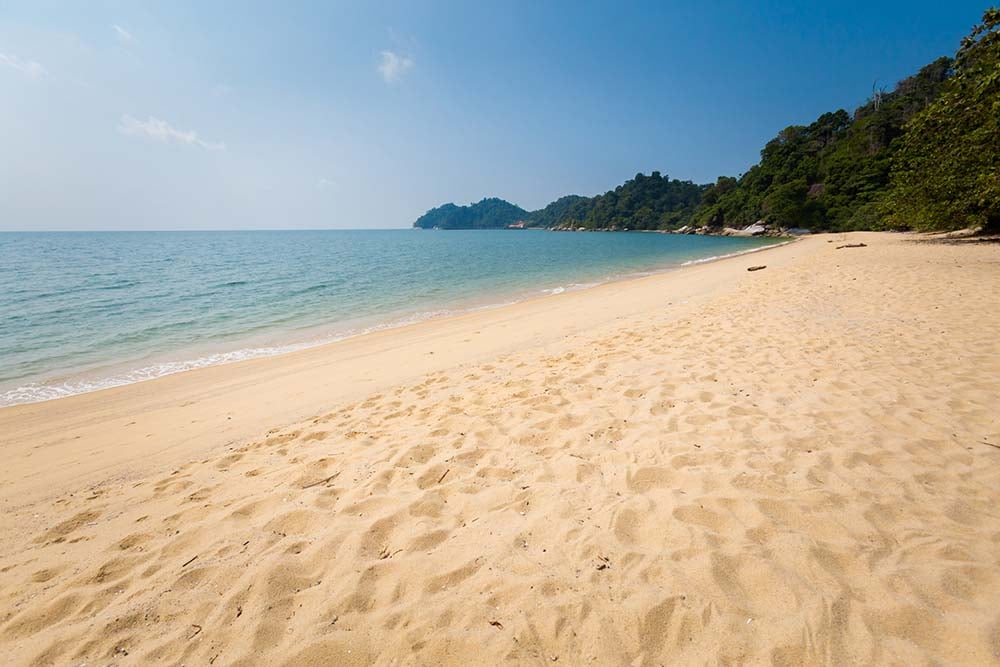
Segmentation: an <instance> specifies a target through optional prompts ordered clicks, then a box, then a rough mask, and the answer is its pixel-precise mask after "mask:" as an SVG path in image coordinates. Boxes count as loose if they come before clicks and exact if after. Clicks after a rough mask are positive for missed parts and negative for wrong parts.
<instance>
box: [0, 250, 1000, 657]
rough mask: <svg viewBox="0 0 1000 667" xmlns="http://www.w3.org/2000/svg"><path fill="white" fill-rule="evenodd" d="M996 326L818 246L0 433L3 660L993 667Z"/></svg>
mask: <svg viewBox="0 0 1000 667" xmlns="http://www.w3.org/2000/svg"><path fill="white" fill-rule="evenodd" d="M860 242H863V243H865V244H866V247H860V248H842V249H838V246H841V245H844V244H848V243H860ZM757 264H765V265H767V268H766V269H765V270H762V271H756V272H747V270H746V269H747V267H748V266H751V265H757ZM998 331H1000V245H997V244H968V245H948V244H942V243H931V242H927V241H926V240H921V237H918V236H915V235H901V234H896V235H891V234H874V233H852V234H846V235H845V234H837V235H819V236H814V237H808V238H805V239H802V240H799V241H797V242H795V243H792V244H789V245H785V246H781V247H778V248H773V249H769V250H766V251H763V252H759V253H755V254H753V255H749V256H743V257H735V258H730V259H724V260H721V261H718V262H714V263H710V264H703V265H696V266H691V267H686V268H683V269H679V270H676V271H672V272H669V273H665V274H662V275H656V276H650V277H646V278H642V279H637V280H631V281H626V282H619V283H613V284H608V285H603V286H600V287H596V288H593V289H588V290H583V291H579V292H573V293H566V294H561V295H556V296H551V297H546V298H542V299H537V300H533V301H527V302H524V303H520V304H516V305H513V306H507V307H503V308H499V309H495V310H490V311H484V312H476V313H469V314H465V315H461V316H457V317H451V318H447V319H441V320H434V321H429V322H424V323H421V324H416V325H412V326H408V327H405V328H401V329H397V330H392V331H384V332H379V333H375V334H371V335H367V336H363V337H359V338H355V339H351V340H347V341H342V342H340V343H335V344H331V345H328V346H324V347H320V348H314V349H310V350H304V351H301V352H295V353H291V354H287V355H283V356H280V357H273V358H267V359H257V360H253V361H248V362H241V363H238V364H232V365H227V366H218V367H212V368H205V369H200V370H196V371H191V372H187V373H181V374H177V375H173V376H168V377H164V378H160V379H157V380H153V381H149V382H144V383H139V384H135V385H129V386H125V387H119V388H115V389H109V390H104V391H100V392H95V393H91V394H83V395H79V396H73V397H70V398H65V399H59V400H56V401H51V402H46V403H37V404H31V405H23V406H16V407H12V408H4V409H0V447H2V452H3V461H4V465H3V468H2V470H0V507H2V509H3V518H2V524H0V610H2V611H0V655H3V656H5V658H4V660H3V662H4V664H9V665H80V664H87V665H148V664H169V665H175V664H185V665H216V666H218V665H289V666H291V665H296V666H297V665H353V664H357V665H367V664H380V665H409V664H414V665H441V664H455V665H469V664H505V663H509V664H539V665H540V664H550V665H551V664H558V665H579V664H594V665H680V664H683V665H687V664H727V665H742V664H746V665H757V664H774V665H805V664H809V665H811V664H829V665H848V664H893V665H897V664H898V665H918V664H920V665H923V664H949V665H988V664H1000V416H998V413H997V406H998V405H1000V340H998V337H997V332H998Z"/></svg>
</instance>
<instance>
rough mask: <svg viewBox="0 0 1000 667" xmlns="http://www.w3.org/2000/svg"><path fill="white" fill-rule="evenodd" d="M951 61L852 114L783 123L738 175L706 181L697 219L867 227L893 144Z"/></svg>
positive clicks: (738, 224) (937, 89) (924, 71)
mask: <svg viewBox="0 0 1000 667" xmlns="http://www.w3.org/2000/svg"><path fill="white" fill-rule="evenodd" d="M950 67H951V60H950V59H949V58H940V59H938V60H936V61H934V62H933V63H931V64H930V65H928V66H927V67H924V68H923V69H922V70H920V72H919V73H918V74H917V75H915V76H913V77H910V78H909V79H906V80H904V81H901V82H900V83H899V85H897V86H896V89H895V90H894V91H892V92H890V93H882V92H876V94H875V95H874V96H873V97H872V99H870V100H868V101H867V102H866V103H865V104H864V105H863V106H861V107H860V108H858V109H857V110H856V111H855V112H854V116H853V118H852V117H851V115H850V114H848V113H847V112H846V111H844V110H843V109H840V110H838V111H834V112H828V113H825V114H823V115H821V116H820V117H819V118H817V119H816V121H815V122H813V123H812V124H811V125H807V126H806V125H792V126H790V127H787V128H785V129H784V130H782V131H781V132H780V133H779V134H778V136H776V137H775V138H774V139H772V140H771V141H769V142H768V143H767V145H766V146H765V147H764V150H762V151H761V155H760V157H761V159H760V162H759V163H758V164H756V165H754V166H753V167H751V168H750V169H749V170H748V171H747V173H746V174H744V175H743V176H742V177H741V178H740V179H739V180H738V181H736V180H735V179H731V178H726V177H722V178H720V179H719V180H718V181H717V182H716V183H715V184H714V185H711V186H708V188H707V189H706V190H705V194H704V197H703V200H702V205H701V206H700V207H699V208H698V210H697V211H695V214H694V222H695V224H697V225H703V226H709V227H722V226H728V227H745V226H746V225H749V224H752V223H754V222H756V221H757V220H764V221H765V222H769V223H772V224H774V225H777V226H781V227H806V228H809V229H813V230H817V231H824V230H843V231H846V230H850V229H871V228H872V227H873V226H875V225H877V224H879V218H878V216H877V215H873V204H874V202H876V201H877V200H878V199H879V197H880V196H881V194H882V193H883V192H884V190H885V188H886V186H887V184H888V182H889V169H890V159H891V156H892V154H893V152H894V150H895V143H894V142H895V141H896V139H897V138H898V137H900V136H901V135H902V134H903V132H904V126H905V124H906V122H907V121H908V120H909V119H910V118H911V117H912V116H913V115H914V114H915V113H917V112H918V111H919V110H920V109H922V108H923V107H924V106H926V105H927V104H928V103H929V102H930V101H931V100H933V99H934V98H936V97H937V95H938V94H939V92H940V90H941V88H942V86H943V83H944V81H945V80H946V79H947V77H948V74H949V72H950Z"/></svg>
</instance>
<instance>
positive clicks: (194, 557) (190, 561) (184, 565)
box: [181, 556, 198, 567]
mask: <svg viewBox="0 0 1000 667" xmlns="http://www.w3.org/2000/svg"><path fill="white" fill-rule="evenodd" d="M197 559H198V557H197V556H192V557H191V560H189V561H188V562H186V563H184V564H183V565H181V567H187V566H188V565H190V564H191V563H193V562H195V561H196V560H197Z"/></svg>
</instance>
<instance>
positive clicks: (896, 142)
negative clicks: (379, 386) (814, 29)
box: [415, 9, 1000, 231]
mask: <svg viewBox="0 0 1000 667" xmlns="http://www.w3.org/2000/svg"><path fill="white" fill-rule="evenodd" d="M760 158H761V159H760V162H759V163H758V164H756V165H754V166H753V167H751V168H750V169H749V170H747V172H746V173H745V174H743V175H742V176H740V177H739V178H733V177H730V176H721V177H719V179H718V180H717V181H716V182H715V183H713V184H711V185H696V184H694V183H692V182H690V181H679V180H676V179H674V180H671V179H669V178H668V177H666V176H661V175H660V173H659V172H653V173H652V174H651V175H650V176H645V175H643V174H637V175H636V176H635V178H634V179H632V180H630V181H626V182H625V183H624V184H623V185H620V186H618V187H617V188H615V189H614V190H611V191H609V192H607V193H605V194H603V195H598V196H596V197H580V196H576V195H570V196H567V197H562V198H561V199H558V200H556V201H554V202H552V203H551V204H549V205H548V206H546V207H545V208H543V209H541V210H539V211H535V212H533V213H530V214H529V213H527V212H526V211H524V210H523V209H520V208H518V207H516V206H514V205H513V204H509V203H507V202H504V201H502V200H499V199H489V200H483V201H482V202H479V203H478V204H475V205H473V206H470V207H457V206H455V205H454V204H446V205H445V206H442V207H439V208H437V209H433V210H431V211H429V212H428V213H427V214H425V215H424V216H423V217H421V218H420V219H419V220H418V221H417V222H416V223H415V226H417V227H435V226H437V227H441V228H444V229H454V228H464V229H474V228H484V227H506V226H508V225H510V224H511V223H513V222H517V221H523V222H524V223H525V224H526V225H527V226H533V227H546V228H579V227H583V228H585V229H660V230H676V229H678V228H681V227H684V226H688V225H692V226H694V227H700V228H704V229H708V230H711V229H722V228H724V227H737V228H739V227H745V226H747V225H750V224H752V223H754V222H757V221H764V222H767V223H770V224H771V225H773V226H775V227H782V228H791V227H805V228H809V229H812V230H815V231H847V230H857V229H885V228H915V229H920V230H936V229H958V228H962V227H984V228H986V229H988V230H991V231H992V230H998V231H1000V10H997V9H990V10H987V11H986V12H985V14H984V15H983V22H982V24H980V25H978V26H976V27H975V28H974V29H973V31H972V33H971V34H970V35H969V36H968V37H966V38H965V39H964V40H963V42H962V45H961V47H960V48H959V50H958V53H957V54H956V56H955V58H954V59H952V58H948V57H942V58H939V59H937V60H935V61H934V62H932V63H930V64H929V65H927V66H926V67H924V68H923V69H921V70H920V71H919V72H918V73H917V74H915V75H914V76H911V77H909V78H907V79H904V80H903V81H901V82H899V84H897V85H896V87H895V89H893V90H892V91H888V92H887V91H884V90H877V89H873V95H872V97H871V98H870V99H869V100H867V101H866V102H865V104H863V105H862V106H860V107H859V108H857V109H856V110H855V111H854V113H853V114H849V113H848V112H847V111H845V110H843V109H839V110H837V111H833V112H828V113H824V114H823V115H821V116H820V117H819V118H817V119H816V121H815V122H813V123H812V124H810V125H793V126H791V127H787V128H785V129H784V130H782V131H781V132H779V133H778V136H776V137H775V138H774V139H772V140H771V141H769V142H768V143H767V145H766V146H764V149H763V150H762V151H761V156H760ZM487 204H488V205H487Z"/></svg>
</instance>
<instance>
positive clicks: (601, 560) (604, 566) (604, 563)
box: [597, 556, 611, 571]
mask: <svg viewBox="0 0 1000 667" xmlns="http://www.w3.org/2000/svg"><path fill="white" fill-rule="evenodd" d="M610 568H611V561H610V560H608V557H607V556H598V557H597V570H598V571H601V570H608V569H610Z"/></svg>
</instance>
